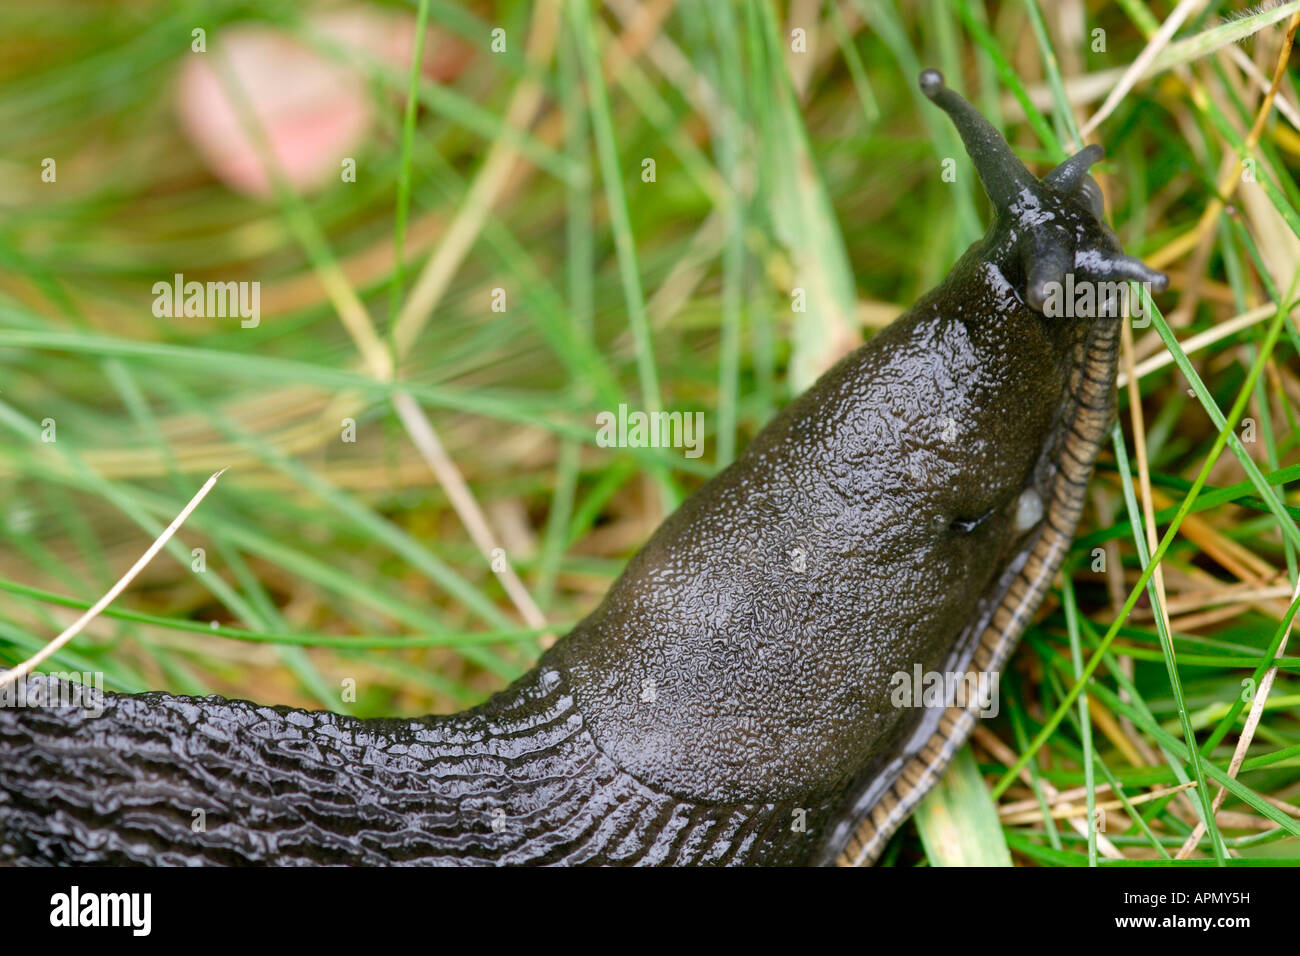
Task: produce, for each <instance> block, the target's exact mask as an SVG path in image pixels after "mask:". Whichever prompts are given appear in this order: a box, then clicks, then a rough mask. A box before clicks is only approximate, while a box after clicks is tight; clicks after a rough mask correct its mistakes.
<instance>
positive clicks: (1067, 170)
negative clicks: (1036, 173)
mask: <svg viewBox="0 0 1300 956" xmlns="http://www.w3.org/2000/svg"><path fill="white" fill-rule="evenodd" d="M1105 155H1106V150H1104V149H1102V147H1100V146H1098V145H1097V144H1096V143H1093V144H1092V145H1091V146H1085V147H1084V148H1083V149H1081V150H1079V151H1078V152H1077V153H1075V154H1074V155H1073V156H1071V157H1070V158H1069V159H1067V160H1066V161H1065V162H1063V163H1061V165H1059V166H1057V167H1056V168H1055V169H1053V170H1052V171H1051V172H1050V173H1048V174H1047V175H1046V176H1044V177H1043V182H1045V183H1046V184H1047V185H1049V186H1051V187H1053V188H1054V189H1059V190H1060V191H1061V192H1065V193H1072V192H1074V191H1075V190H1076V189H1078V188H1079V186H1080V185H1081V184H1082V183H1083V177H1084V176H1086V175H1087V174H1088V170H1089V169H1091V168H1092V167H1093V165H1094V164H1095V163H1099V162H1101V160H1102V158H1103V157H1104V156H1105Z"/></svg>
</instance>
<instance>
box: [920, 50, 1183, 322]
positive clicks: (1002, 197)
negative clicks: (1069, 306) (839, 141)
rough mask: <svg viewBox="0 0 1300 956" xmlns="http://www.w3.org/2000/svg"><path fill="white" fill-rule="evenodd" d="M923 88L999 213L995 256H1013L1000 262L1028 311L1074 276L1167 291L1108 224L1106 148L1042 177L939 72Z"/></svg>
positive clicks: (927, 75)
mask: <svg viewBox="0 0 1300 956" xmlns="http://www.w3.org/2000/svg"><path fill="white" fill-rule="evenodd" d="M920 85H921V90H922V92H924V93H925V95H926V96H927V97H929V98H930V100H932V101H933V102H934V103H935V104H936V105H938V106H939V107H940V108H942V109H943V111H944V112H946V113H947V114H948V115H949V117H951V118H952V121H953V124H954V125H955V126H956V127H957V130H958V132H960V133H961V137H962V141H963V142H964V143H965V144H966V151H967V152H968V153H969V154H970V157H971V160H972V161H973V162H974V163H975V169H976V171H977V172H978V173H979V177H980V181H981V182H982V183H983V184H984V189H985V191H986V192H987V193H988V195H989V198H990V199H991V200H992V201H993V205H994V207H995V208H996V211H997V221H996V222H995V223H994V226H993V232H992V234H991V240H990V242H989V250H990V251H989V258H991V259H997V258H998V254H997V252H996V250H997V249H999V248H1003V249H1005V250H1006V251H1007V253H1008V255H1007V256H1006V261H1005V262H1003V263H1000V264H1001V265H1003V266H1005V267H1007V268H1008V269H1009V270H1011V272H1012V274H1011V275H1010V276H1009V278H1011V279H1012V284H1013V286H1015V287H1016V288H1017V291H1019V292H1020V294H1021V295H1022V297H1023V298H1024V301H1025V302H1026V303H1027V304H1028V305H1029V307H1030V308H1032V309H1034V310H1035V311H1037V312H1043V311H1044V309H1045V305H1046V303H1047V300H1048V297H1049V292H1050V290H1051V289H1052V288H1053V286H1060V285H1061V284H1063V283H1064V281H1065V277H1066V275H1067V274H1069V273H1072V274H1073V275H1074V276H1076V278H1083V279H1086V280H1090V281H1093V282H1123V281H1135V282H1142V283H1146V284H1147V285H1148V286H1149V287H1150V288H1151V290H1152V291H1154V292H1161V291H1163V290H1164V289H1165V288H1166V287H1167V286H1168V284H1169V281H1168V278H1167V277H1166V276H1165V275H1164V274H1163V273H1160V272H1157V271H1155V270H1154V269H1152V268H1150V267H1149V266H1147V265H1146V264H1144V263H1143V262H1142V261H1141V260H1140V259H1136V258H1134V257H1132V256H1127V255H1125V254H1124V252H1123V251H1122V250H1121V249H1120V247H1119V243H1118V241H1117V240H1116V239H1115V236H1114V234H1113V233H1112V232H1111V231H1110V230H1109V229H1108V228H1107V227H1106V226H1105V224H1104V223H1103V222H1102V214H1103V212H1104V210H1103V208H1102V201H1101V190H1100V188H1099V187H1098V186H1097V184H1096V182H1095V181H1094V180H1093V179H1092V177H1091V176H1089V175H1088V170H1089V168H1090V167H1091V166H1092V165H1093V164H1094V163H1096V162H1097V161H1098V160H1100V159H1101V158H1102V157H1103V156H1104V155H1105V151H1104V150H1103V149H1102V148H1101V147H1100V146H1096V145H1092V146H1086V147H1084V148H1083V149H1082V150H1080V151H1079V152H1077V153H1075V154H1074V155H1073V156H1071V157H1070V158H1069V159H1067V160H1065V162H1063V163H1061V164H1060V165H1059V166H1057V167H1056V168H1055V169H1053V170H1052V171H1051V172H1049V173H1048V174H1047V175H1046V176H1044V177H1043V178H1042V179H1041V180H1039V179H1037V178H1035V177H1034V176H1033V174H1031V173H1030V172H1029V171H1028V170H1027V169H1026V168H1025V166H1024V164H1023V163H1021V162H1020V159H1019V158H1018V157H1017V156H1016V155H1015V153H1013V152H1012V151H1011V147H1010V146H1009V145H1008V144H1007V141H1006V139H1005V138H1004V137H1003V136H1002V134H1001V133H999V132H998V131H997V130H996V129H994V128H993V126H992V124H990V123H989V122H988V120H986V119H985V118H984V117H983V116H982V115H980V113H979V112H978V111H977V110H976V109H975V108H974V107H973V106H971V104H970V103H968V102H967V101H966V100H965V99H963V98H962V97H961V96H960V95H959V94H957V93H955V92H953V91H952V90H950V89H949V88H948V87H947V86H946V85H944V80H943V74H941V73H940V72H939V71H938V70H934V69H929V70H925V71H923V72H922V73H921V78H920ZM1017 278H1018V279H1019V280H1020V281H1019V283H1017V282H1016V281H1015V280H1016V279H1017Z"/></svg>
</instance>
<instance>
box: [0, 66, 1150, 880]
mask: <svg viewBox="0 0 1300 956" xmlns="http://www.w3.org/2000/svg"><path fill="white" fill-rule="evenodd" d="M921 87H922V89H923V90H924V92H925V94H926V96H928V97H929V98H930V99H931V100H932V101H933V102H934V103H936V104H937V105H938V106H940V107H941V108H942V109H944V110H945V111H946V112H947V113H948V115H949V116H950V117H951V118H952V121H953V122H954V123H955V124H956V126H957V129H958V130H959V132H960V133H961V136H962V139H963V141H964V142H965V144H966V148H967V150H968V152H969V153H970V155H971V158H972V160H973V161H974V164H975V167H976V169H977V171H978V173H979V176H980V179H981V181H982V182H983V184H984V187H985V189H986V191H987V192H988V194H989V197H990V198H991V200H992V202H993V206H994V210H995V216H994V221H993V223H992V225H991V227H990V228H989V231H988V233H987V234H986V235H985V237H984V238H983V239H982V240H981V241H980V242H978V243H976V244H975V245H974V246H972V247H971V248H970V250H969V251H967V252H966V254H965V255H963V256H962V257H961V259H960V260H959V261H958V262H957V263H956V265H955V266H954V267H953V269H952V271H951V273H950V274H949V275H948V277H947V278H945V279H944V280H943V282H941V283H940V284H939V286H938V287H937V288H935V289H933V290H932V291H931V292H929V293H928V294H926V295H925V296H924V297H922V298H921V300H920V301H919V302H917V303H916V304H915V305H914V306H913V307H912V308H910V309H909V310H908V311H907V312H906V313H904V314H903V315H902V316H901V317H900V318H899V319H898V320H897V321H895V322H894V323H893V324H892V325H890V326H889V327H888V328H886V329H884V330H883V331H881V332H880V333H879V334H877V335H876V336H875V337H874V338H873V339H872V340H871V341H869V342H868V343H867V344H866V345H864V346H863V347H862V348H860V349H859V350H857V351H856V352H854V353H853V354H851V355H849V356H847V357H846V358H845V359H843V360H842V361H841V362H840V363H839V364H837V365H836V366H835V367H834V368H832V369H831V370H830V371H828V372H827V373H826V374H825V375H824V376H822V378H821V379H820V380H819V381H818V382H817V383H816V384H815V385H814V386H813V387H812V388H811V389H809V390H808V391H807V392H806V393H805V394H804V395H802V396H801V397H800V398H798V399H797V400H795V401H794V402H793V403H791V404H790V405H789V406H788V407H787V408H786V409H785V410H783V411H782V412H781V413H780V414H779V415H778V416H777V417H776V418H775V419H774V420H773V421H772V422H771V423H770V424H769V425H768V426H767V427H766V428H765V429H764V430H763V431H762V432H761V433H760V434H759V435H758V436H757V437H756V438H755V439H754V441H753V442H752V443H751V444H750V446H749V447H748V448H747V449H746V450H745V452H744V454H743V455H741V456H740V457H739V458H738V460H737V461H736V462H735V463H734V464H732V465H731V466H730V467H729V468H727V469H726V470H725V471H723V472H721V473H720V474H718V475H717V476H716V477H715V478H713V479H712V480H711V481H709V482H708V483H707V484H706V485H704V486H703V487H702V488H701V489H700V490H699V491H697V492H696V493H695V494H694V495H692V496H691V497H690V498H688V499H687V500H686V501H685V502H684V503H683V504H682V506H681V507H680V508H679V509H678V510H677V511H676V512H675V513H674V514H673V515H671V516H670V517H669V518H668V519H667V520H666V521H665V522H664V523H663V525H662V526H661V527H660V528H659V529H658V530H657V531H656V532H655V534H654V535H653V536H652V537H651V539H650V540H649V541H648V542H647V543H646V545H645V546H644V547H643V548H642V549H641V550H640V551H639V552H638V553H637V554H636V555H635V557H633V558H632V560H631V561H630V562H629V564H628V567H627V569H626V570H625V571H624V573H623V575H622V576H621V577H620V578H619V579H618V580H617V581H616V582H615V583H614V585H613V586H612V587H611V588H610V590H609V593H608V594H607V595H606V597H605V599H604V600H603V601H602V602H601V604H600V605H599V606H598V607H597V608H596V609H595V610H594V611H593V612H592V613H591V614H590V615H589V616H588V617H587V618H586V619H584V620H583V621H582V622H581V623H580V624H579V625H578V626H577V627H576V628H575V629H574V630H573V631H572V632H571V633H569V634H568V635H566V636H565V637H564V638H562V639H561V640H560V641H559V642H558V643H557V644H556V645H555V646H554V647H552V648H551V649H550V650H548V651H547V652H546V653H545V654H543V655H542V658H541V659H540V660H539V662H538V664H537V666H536V667H535V668H534V669H533V670H532V671H531V672H530V673H529V674H527V675H526V676H524V677H523V678H521V679H520V680H519V681H517V682H516V683H514V684H513V685H511V686H510V687H509V688H507V689H506V690H505V691H503V692H501V693H500V694H497V695H496V696H495V697H493V698H492V699H491V700H490V701H488V702H487V703H486V704H484V705H482V706H480V707H476V708H474V709H472V710H468V711H465V712H463V713H460V714H454V715H450V716H439V717H425V718H421V719H412V720H358V719H354V718H350V717H344V716H340V715H337V714H330V713H324V712H305V711H299V710H293V709H289V708H283V707H259V706H257V705H255V704H250V703H247V702H242V701H229V700H224V699H220V698H214V697H209V698H203V699H196V698H183V697H172V696H169V695H165V694H140V695H133V696H116V695H108V700H107V701H106V702H105V707H104V712H103V715H102V716H100V717H98V718H89V717H87V716H85V715H84V714H79V713H77V712H75V711H74V712H72V713H67V712H64V711H60V710H52V709H46V710H39V711H0V860H5V861H28V862H30V861H41V862H87V863H89V862H97V863H125V862H168V863H218V864H222V863H360V864H369V863H375V864H382V863H417V864H419V863H461V864H511V863H656V864H692V863H700V864H739V863H767V864H776V863H781V864H809V863H812V864H830V863H836V862H839V863H848V864H856V863H864V862H870V861H872V860H874V859H875V858H876V857H877V856H878V855H879V853H880V851H881V849H882V848H883V845H884V842H885V840H886V839H887V838H888V837H889V835H890V834H891V833H893V832H894V830H895V829H896V828H897V827H898V825H899V824H900V823H901V822H902V821H903V820H904V819H905V818H906V816H907V815H908V813H909V812H910V811H911V809H912V808H913V807H914V806H915V804H916V802H917V801H918V800H919V799H920V797H921V796H922V795H923V794H924V793H925V792H926V791H927V790H928V789H929V787H930V786H931V785H932V784H933V783H934V781H935V780H936V779H937V778H938V777H939V775H940V774H941V773H942V772H943V769H944V767H945V766H946V765H947V763H948V761H949V759H950V758H951V756H952V755H953V753H954V752H955V751H956V749H957V748H958V747H960V746H961V745H962V743H963V742H964V741H965V739H966V737H967V735H968V734H969V732H970V729H971V726H972V724H973V722H974V719H975V716H974V714H973V712H972V711H971V710H968V709H966V708H964V707H961V706H958V705H956V704H954V705H952V706H948V707H931V708H918V709H912V708H906V709H904V708H899V707H897V706H894V705H893V704H892V703H891V681H890V677H891V675H893V674H896V673H899V672H904V673H910V672H912V671H913V669H914V668H915V667H917V666H919V667H920V668H921V669H922V670H923V671H925V672H936V673H944V674H953V673H958V674H960V673H964V672H967V671H970V670H972V669H973V670H975V671H979V672H992V671H997V670H999V669H1000V668H1001V667H1002V665H1003V663H1004V662H1005V661H1006V659H1007V656H1008V655H1009V653H1010V652H1011V650H1012V648H1013V647H1014V645H1015V642H1016V640H1017V639H1018V638H1019V636H1020V634H1021V632H1022V631H1023V629H1024V627H1025V624H1026V622H1027V621H1028V619H1029V617H1030V616H1031V615H1032V614H1033V613H1034V610H1035V609H1036V607H1037V606H1038V604H1039V602H1040V600H1041V598H1042V596H1043V594H1044V592H1045V590H1046V589H1047V587H1048V585H1049V583H1050V581H1051V579H1052V577H1053V575H1054V574H1055V572H1056V570H1057V569H1058V568H1059V566H1060V563H1061V560H1062V558H1063V556H1064V554H1065V551H1066V549H1067V547H1068V545H1069V542H1070V539H1071V537H1072V536H1073V534H1074V530H1075V527H1076V524H1077V522H1078V519H1079V514H1080V510H1081V507H1082V500H1083V492H1084V489H1085V486H1086V484H1087V481H1088V479H1089V476H1090V474H1091V470H1092V466H1093V462H1094V460H1095V458H1096V455H1097V451H1098V447H1099V444H1100V442H1101V440H1102V438H1103V436H1104V435H1105V434H1106V431H1107V428H1108V426H1109V424H1110V421H1111V419H1112V416H1113V413H1114V397H1113V392H1114V378H1115V356H1116V348H1117V341H1118V322H1117V321H1116V320H1114V319H1106V318H1100V319H1098V318H1093V319H1089V318H1068V319H1067V318H1052V317H1048V316H1045V315H1044V314H1043V313H1042V311H1041V309H1042V307H1043V305H1044V303H1045V302H1046V300H1047V296H1048V294H1049V292H1050V290H1051V289H1052V287H1053V285H1052V284H1053V283H1057V282H1060V281H1062V280H1063V278H1064V277H1065V276H1066V275H1067V273H1073V278H1074V281H1075V283H1076V284H1077V283H1078V282H1080V281H1084V282H1103V281H1112V280H1128V279H1136V280H1138V281H1145V282H1149V283H1150V284H1151V285H1152V287H1153V288H1155V289H1157V290H1159V289H1161V288H1163V286H1164V277H1163V276H1160V275H1159V274H1158V273H1154V272H1152V271H1151V270H1149V269H1147V268H1146V267H1145V266H1143V265H1142V264H1141V263H1140V262H1138V261H1137V260H1134V259H1131V258H1129V257H1127V256H1125V255H1124V254H1123V252H1122V251H1121V249H1120V247H1119V244H1118V242H1117V241H1116V239H1115V237H1114V235H1113V234H1112V233H1111V232H1110V230H1109V229H1107V228H1106V226H1105V225H1104V224H1103V223H1102V222H1101V221H1100V218H1099V216H1100V204H1099V199H1100V193H1099V191H1098V190H1097V189H1096V186H1095V184H1094V183H1093V182H1092V180H1091V179H1090V177H1089V176H1088V172H1087V171H1088V167H1089V166H1090V165H1091V164H1092V163H1093V162H1095V161H1096V160H1097V159H1098V158H1100V155H1101V151H1100V149H1099V148H1097V147H1091V146H1090V147H1088V148H1086V149H1084V150H1083V151H1082V152H1080V153H1079V154H1077V155H1076V156H1074V157H1072V158H1070V159H1068V160H1066V161H1065V162H1064V163H1062V164H1061V165H1060V166H1058V167H1057V168H1056V169H1054V170H1052V171H1051V172H1050V173H1048V174H1047V175H1046V176H1045V177H1043V179H1042V180H1039V179H1037V178H1035V177H1034V176H1032V175H1031V174H1030V173H1029V172H1028V170H1026V169H1025V167H1024V166H1023V165H1022V164H1021V163H1020V161H1019V160H1018V159H1017V158H1016V157H1015V155H1014V154H1013V153H1012V152H1011V150H1010V148H1009V147H1008V145H1007V143H1006V141H1005V140H1004V139H1003V138H1002V136H1001V135H1000V134H999V133H998V132H997V131H996V130H994V129H993V127H992V126H990V125H989V124H988V123H987V122H986V121H985V120H984V119H983V117H981V116H980V115H979V114H978V113H977V112H976V111H975V110H974V109H973V108H972V107H971V106H970V105H969V104H968V103H967V102H966V101H965V100H963V99H962V98H961V97H959V96H958V95H957V94H956V93H953V92H952V91H951V90H949V89H947V88H946V87H945V86H944V83H943V79H942V77H941V76H940V75H939V74H938V73H937V72H936V71H933V70H927V71H926V72H925V73H923V74H922V76H921ZM954 423H955V424H956V426H957V427H956V429H955V430H954V428H953V427H952V426H953V424H954ZM954 431H955V432H956V433H957V434H958V436H959V438H958V440H953V439H952V436H953V434H954ZM792 546H797V547H799V548H800V549H803V550H804V551H805V552H806V553H807V554H808V556H809V560H808V562H807V565H806V566H805V567H804V569H803V570H802V571H800V570H795V569H793V568H792V567H791V562H790V557H789V553H790V550H791V547H792ZM197 809H202V810H203V811H204V813H205V819H206V821H207V823H206V826H205V828H203V829H202V830H195V829H194V828H193V827H192V826H191V820H192V818H193V811H195V810H197Z"/></svg>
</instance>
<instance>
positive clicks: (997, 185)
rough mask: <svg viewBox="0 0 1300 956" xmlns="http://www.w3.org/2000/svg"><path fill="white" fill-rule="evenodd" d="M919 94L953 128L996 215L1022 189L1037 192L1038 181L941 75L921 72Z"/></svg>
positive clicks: (1020, 194) (1015, 197)
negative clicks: (930, 103) (950, 122)
mask: <svg viewBox="0 0 1300 956" xmlns="http://www.w3.org/2000/svg"><path fill="white" fill-rule="evenodd" d="M921 92H922V93H924V94H925V95H926V96H927V97H929V98H930V102H932V103H934V104H935V105H936V106H938V107H939V108H940V109H942V110H943V111H944V112H945V113H947V114H948V116H949V118H950V119H951V120H952V123H953V125H954V126H956V127H957V132H958V133H960V134H961V139H962V142H963V143H965V144H966V152H967V153H968V154H969V155H970V158H971V161H972V162H973V163H974V164H975V171H976V172H977V173H979V177H980V182H982V183H983V184H984V191H985V192H987V193H988V194H989V199H991V200H993V205H994V206H995V207H996V208H997V210H998V212H999V213H1004V212H1006V211H1007V210H1009V209H1010V208H1011V206H1012V204H1013V203H1015V202H1016V200H1017V199H1020V198H1021V196H1022V194H1023V193H1024V191H1025V190H1026V189H1027V190H1029V191H1030V192H1033V193H1037V192H1038V191H1039V189H1040V188H1041V187H1040V186H1039V183H1038V180H1037V179H1035V178H1034V175H1033V174H1032V173H1031V172H1030V171H1029V170H1027V169H1025V164H1024V163H1022V162H1021V161H1020V157H1018V156H1017V155H1016V154H1015V153H1013V152H1012V151H1011V146H1010V145H1009V144H1008V143H1007V141H1006V138H1005V137H1004V136H1003V135H1002V134H1001V133H999V132H998V131H997V130H996V129H994V128H993V124H992V123H990V122H989V121H988V120H986V119H985V118H984V116H983V115H982V114H981V113H980V111H979V110H977V109H975V107H973V106H971V105H970V104H969V103H967V102H966V101H965V100H964V99H962V97H961V96H959V95H958V94H956V93H954V92H953V91H952V90H950V89H948V87H947V86H945V85H944V82H943V74H942V73H940V72H939V71H938V70H922V71H921Z"/></svg>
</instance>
